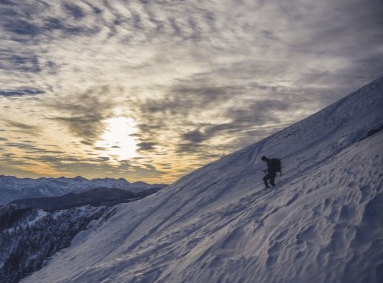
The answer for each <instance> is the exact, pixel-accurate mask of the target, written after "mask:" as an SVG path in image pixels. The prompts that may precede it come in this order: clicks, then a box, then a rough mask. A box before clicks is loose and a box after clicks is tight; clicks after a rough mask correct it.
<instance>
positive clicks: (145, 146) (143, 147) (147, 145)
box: [137, 142, 156, 151]
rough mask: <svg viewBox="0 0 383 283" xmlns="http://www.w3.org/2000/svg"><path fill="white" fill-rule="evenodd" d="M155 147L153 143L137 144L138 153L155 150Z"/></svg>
mask: <svg viewBox="0 0 383 283" xmlns="http://www.w3.org/2000/svg"><path fill="white" fill-rule="evenodd" d="M155 145H156V144H155V143H153V142H141V143H138V144H137V146H138V148H139V149H138V150H139V151H151V150H153V149H154V148H155Z"/></svg>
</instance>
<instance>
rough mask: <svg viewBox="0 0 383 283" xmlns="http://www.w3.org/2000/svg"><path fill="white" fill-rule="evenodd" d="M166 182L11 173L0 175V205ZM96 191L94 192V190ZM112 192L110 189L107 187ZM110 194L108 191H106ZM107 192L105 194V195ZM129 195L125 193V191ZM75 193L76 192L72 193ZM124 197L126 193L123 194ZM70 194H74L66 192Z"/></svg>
mask: <svg viewBox="0 0 383 283" xmlns="http://www.w3.org/2000/svg"><path fill="white" fill-rule="evenodd" d="M165 186H166V185H165V184H147V183H144V182H135V183H130V182H128V181H127V180H125V179H122V178H121V179H111V178H105V179H91V180H88V179H85V178H83V177H75V178H65V177H60V178H40V179H30V178H17V177H12V176H4V175H0V205H5V204H7V203H10V202H11V201H14V200H20V199H32V198H45V197H51V198H52V197H59V196H64V195H67V194H80V196H77V197H76V199H79V198H81V197H82V196H83V195H81V193H84V192H86V191H89V190H92V189H99V190H98V191H97V194H99V193H100V192H101V190H100V188H103V189H112V188H113V189H115V190H114V193H113V194H123V193H122V192H121V191H117V190H116V189H119V190H123V191H126V192H130V193H131V194H132V195H134V194H138V193H141V192H144V191H147V190H150V189H155V190H157V189H161V188H163V187H165ZM95 192H96V191H94V192H93V193H95ZM108 193H109V194H111V191H110V190H108ZM106 195H107V194H106ZM106 195H105V197H106ZM125 195H126V194H125ZM72 197H73V196H72ZM124 197H125V196H124ZM67 198H68V199H69V198H71V197H70V196H67Z"/></svg>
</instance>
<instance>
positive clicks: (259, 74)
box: [0, 0, 383, 183]
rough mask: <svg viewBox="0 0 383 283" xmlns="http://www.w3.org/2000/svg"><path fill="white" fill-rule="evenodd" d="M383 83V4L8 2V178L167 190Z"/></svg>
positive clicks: (1, 150)
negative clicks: (160, 185) (116, 182)
mask: <svg viewBox="0 0 383 283" xmlns="http://www.w3.org/2000/svg"><path fill="white" fill-rule="evenodd" d="M382 75H383V1H382V0H322V1H317V0H291V1H282V0H268V1H265V0H125V1H124V0H77V1H71V0H49V1H48V0H0V174H3V175H13V176H18V177H32V178H37V177H42V176H47V177H58V176H67V177H73V176H77V175H81V176H84V177H86V178H97V177H101V178H103V177H114V178H120V177H123V178H126V179H127V180H129V181H137V180H143V181H146V182H150V183H154V182H167V183H170V182H172V181H174V180H176V179H177V178H179V177H181V176H183V175H185V174H186V173H188V172H191V171H192V170H194V169H196V168H198V167H200V166H202V165H204V164H207V163H209V162H211V161H213V160H216V159H219V158H220V157H221V156H222V155H223V154H228V153H230V152H233V151H235V150H237V149H240V148H242V147H244V146H246V145H249V144H251V143H253V142H256V141H258V140H260V139H262V138H263V137H265V136H267V135H270V134H271V133H274V132H276V131H278V130H281V129H283V128H285V127H286V126H288V125H290V124H291V123H293V122H296V121H299V120H301V119H302V118H304V117H307V116H308V115H310V114H312V113H314V112H316V111H317V110H319V109H321V108H323V107H325V106H327V105H329V104H331V103H332V102H334V101H336V100H338V99H340V98H341V97H343V96H345V95H347V94H349V93H350V92H352V91H353V90H356V89H357V88H359V87H361V86H363V85H365V84H367V83H369V82H371V81H372V80H374V79H376V78H378V77H380V76H382Z"/></svg>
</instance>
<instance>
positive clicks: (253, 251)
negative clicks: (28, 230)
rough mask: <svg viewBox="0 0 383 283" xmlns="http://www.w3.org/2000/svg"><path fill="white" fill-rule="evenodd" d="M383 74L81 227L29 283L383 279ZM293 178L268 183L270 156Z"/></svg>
mask: <svg viewBox="0 0 383 283" xmlns="http://www.w3.org/2000/svg"><path fill="white" fill-rule="evenodd" d="M382 124H383V78H381V79H379V80H377V81H375V82H373V83H371V84H369V85H367V86H366V87H364V88H362V89H360V90H358V91H356V92H354V93H352V94H350V95H349V96H347V97H346V98H344V99H342V100H340V101H339V102H337V103H335V104H333V105H331V106H330V107H328V108H326V109H324V110H322V111H320V112H318V113H316V114H315V115H313V116H311V117H309V118H307V119H305V120H303V121H301V122H299V123H297V124H295V125H292V126H290V127H288V128H286V129H285V130H283V131H281V132H279V133H277V134H275V135H272V136H270V137H269V138H266V139H264V140H262V141H260V142H258V143H256V144H254V145H251V146H249V147H247V148H245V149H243V150H241V151H238V152H236V153H233V154H231V155H228V156H226V157H224V158H222V159H221V160H218V161H216V162H213V163H211V164H209V165H207V166H205V167H203V168H201V169H199V170H197V171H195V172H193V173H192V174H190V175H188V176H185V177H184V178H182V179H180V180H179V181H177V182H176V183H174V184H173V185H171V186H169V187H167V188H165V189H163V190H161V191H159V192H158V193H156V194H155V195H152V196H149V197H147V198H145V199H143V200H141V201H138V202H135V203H131V204H122V205H119V206H118V210H117V213H116V214H115V215H114V216H113V217H111V218H110V219H109V220H108V221H107V222H105V223H100V224H99V225H94V226H93V227H92V228H91V229H90V230H88V231H86V232H83V233H81V234H80V235H78V236H77V237H76V238H75V239H74V240H73V242H72V245H71V247H70V248H68V249H67V250H65V252H63V253H60V254H59V255H57V256H55V257H54V258H53V259H52V261H51V262H50V263H49V264H48V265H47V266H46V267H44V268H43V269H42V270H40V271H38V272H36V273H35V274H33V275H32V276H31V277H29V278H27V279H25V280H23V281H22V282H24V283H45V282H46V283H52V282H60V283H66V282H68V283H69V282H71V283H84V282H99V283H112V282H113V283H118V282H121V283H122V282H123V283H139V282H140V283H149V282H158V283H159V282H163V283H181V282H198V283H199V282H201V283H202V282H209V283H215V282H217V283H218V282H230V283H236V282H238V283H254V282H265V283H271V282H272V283H275V282H283V283H285V282H291V283H299V282H316V283H320V282H323V283H331V282H354V283H358V282H369V283H374V282H376V283H378V282H383V212H382V211H383V170H382V168H383V150H382V149H383V132H382V131H380V132H378V133H376V134H375V135H373V136H371V137H368V138H365V137H366V136H367V133H368V132H369V131H370V130H371V129H374V128H378V127H379V126H380V125H382ZM262 155H266V156H269V157H281V158H282V162H283V164H284V170H283V171H284V172H283V173H284V174H283V176H282V177H278V178H277V187H276V188H274V189H272V190H268V189H264V188H263V187H264V186H263V183H262V177H263V173H262V169H264V166H265V165H264V163H263V162H261V161H260V157H261V156H262Z"/></svg>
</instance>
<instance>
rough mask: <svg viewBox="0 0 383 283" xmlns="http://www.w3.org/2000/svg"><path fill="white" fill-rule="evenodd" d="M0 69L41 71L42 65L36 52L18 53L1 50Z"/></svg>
mask: <svg viewBox="0 0 383 283" xmlns="http://www.w3.org/2000/svg"><path fill="white" fill-rule="evenodd" d="M0 69H3V70H14V71H18V72H31V73H40V72H41V70H42V66H41V65H40V63H39V59H38V56H37V55H35V54H22V55H17V54H13V52H12V53H11V52H4V51H1V50H0Z"/></svg>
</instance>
